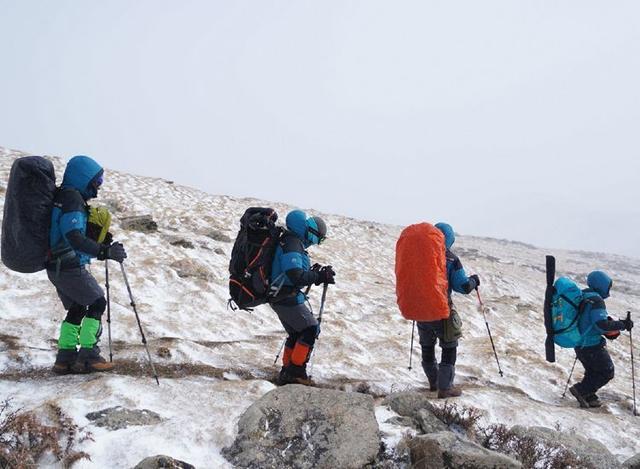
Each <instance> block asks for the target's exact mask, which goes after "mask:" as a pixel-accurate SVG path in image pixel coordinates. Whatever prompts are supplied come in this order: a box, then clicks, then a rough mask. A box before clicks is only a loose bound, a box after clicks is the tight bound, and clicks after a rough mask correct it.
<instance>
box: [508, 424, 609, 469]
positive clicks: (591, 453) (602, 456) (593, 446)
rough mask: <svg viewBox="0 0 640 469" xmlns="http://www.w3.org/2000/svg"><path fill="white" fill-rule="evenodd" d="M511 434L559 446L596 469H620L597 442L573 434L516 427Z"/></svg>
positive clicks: (603, 446)
mask: <svg viewBox="0 0 640 469" xmlns="http://www.w3.org/2000/svg"><path fill="white" fill-rule="evenodd" d="M511 432H512V433H514V434H515V435H518V436H521V437H525V436H528V437H532V438H535V439H537V440H539V441H541V442H543V443H545V444H546V445H549V446H552V445H560V446H563V447H565V448H566V449H568V450H569V451H571V452H573V453H575V454H576V455H577V456H578V457H579V458H580V459H581V460H583V461H585V462H586V463H590V464H593V466H595V467H597V468H598V469H617V468H619V467H620V464H619V463H618V461H617V459H616V458H615V456H613V455H612V454H611V452H610V451H609V450H608V449H607V447H606V446H605V445H603V444H602V443H600V442H599V441H598V440H593V439H588V438H585V437H583V436H580V435H577V434H576V433H575V432H567V433H561V432H557V431H555V430H552V429H550V428H546V427H523V426H520V425H516V426H515V427H512V428H511Z"/></svg>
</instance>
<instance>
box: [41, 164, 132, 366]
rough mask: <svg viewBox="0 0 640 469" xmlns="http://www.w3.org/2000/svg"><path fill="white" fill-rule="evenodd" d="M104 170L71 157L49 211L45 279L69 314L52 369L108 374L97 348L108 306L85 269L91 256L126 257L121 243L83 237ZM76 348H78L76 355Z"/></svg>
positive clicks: (85, 235)
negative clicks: (105, 242)
mask: <svg viewBox="0 0 640 469" xmlns="http://www.w3.org/2000/svg"><path fill="white" fill-rule="evenodd" d="M103 174H104V171H103V169H102V167H101V166H100V165H99V164H98V163H96V162H95V161H94V160H93V159H91V158H89V157H88V156H74V157H73V158H71V160H70V161H69V163H68V164H67V168H66V170H65V173H64V179H63V181H62V186H61V187H60V188H59V189H58V191H57V192H56V195H55V199H54V207H53V211H52V213H51V232H50V235H49V246H50V253H49V258H48V261H47V265H46V267H47V275H48V277H49V280H50V281H51V283H53V285H54V286H55V287H56V292H57V293H58V297H59V298H60V300H61V301H62V304H63V306H64V308H65V310H66V311H67V315H66V317H65V319H64V321H63V322H62V326H61V327H60V338H59V339H58V354H57V356H56V362H55V364H54V366H53V371H54V372H56V373H59V374H66V373H71V372H91V371H108V370H111V369H112V368H113V364H112V363H107V362H106V361H105V360H104V358H102V357H101V356H100V349H99V348H98V346H97V343H98V339H99V337H100V333H101V330H102V328H101V321H100V319H101V317H102V313H103V312H104V311H105V309H106V306H107V302H106V300H105V297H104V293H103V291H102V288H100V286H99V285H98V283H97V282H96V280H95V278H93V276H92V275H91V274H90V273H89V271H88V270H87V268H86V266H87V264H89V263H90V262H91V258H95V257H97V258H98V259H100V260H105V259H114V260H116V261H118V262H122V261H123V260H124V259H125V258H126V257H127V255H126V253H125V250H124V248H123V246H122V244H119V243H113V244H101V243H98V242H96V241H94V240H92V239H91V238H90V237H88V236H87V221H88V214H89V207H88V205H87V201H88V200H89V199H92V198H95V197H97V195H98V190H99V188H100V186H101V185H102V181H103ZM78 347H79V348H80V350H79V351H78Z"/></svg>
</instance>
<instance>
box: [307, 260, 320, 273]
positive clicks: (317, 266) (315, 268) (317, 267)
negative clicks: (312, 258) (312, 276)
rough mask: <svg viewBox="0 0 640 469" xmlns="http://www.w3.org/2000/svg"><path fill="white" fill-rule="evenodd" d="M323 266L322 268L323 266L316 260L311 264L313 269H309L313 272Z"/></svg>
mask: <svg viewBox="0 0 640 469" xmlns="http://www.w3.org/2000/svg"><path fill="white" fill-rule="evenodd" d="M321 268H322V266H321V265H320V264H318V263H317V262H316V263H315V264H313V265H312V266H311V269H309V270H311V271H312V272H320V269H321Z"/></svg>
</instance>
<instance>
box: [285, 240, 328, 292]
mask: <svg viewBox="0 0 640 469" xmlns="http://www.w3.org/2000/svg"><path fill="white" fill-rule="evenodd" d="M305 257H307V254H306V252H305V250H304V247H303V246H302V243H301V242H300V241H299V240H298V239H296V238H293V237H289V238H288V239H285V241H284V243H283V245H282V258H281V260H280V265H281V267H282V270H283V272H284V273H285V275H286V276H287V278H288V279H289V281H290V282H291V284H292V285H293V286H294V287H306V286H308V285H313V284H314V283H316V282H317V280H318V275H319V274H318V272H317V271H314V270H305V269H304V267H303V266H305V265H308V263H309V262H308V261H309V259H308V257H307V259H305Z"/></svg>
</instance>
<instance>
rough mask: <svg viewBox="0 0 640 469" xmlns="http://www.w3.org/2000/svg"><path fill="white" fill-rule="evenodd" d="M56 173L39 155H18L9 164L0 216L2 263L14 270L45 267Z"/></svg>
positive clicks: (38, 269)
mask: <svg viewBox="0 0 640 469" xmlns="http://www.w3.org/2000/svg"><path fill="white" fill-rule="evenodd" d="M55 192H56V175H55V170H54V168H53V164H52V163H51V161H49V160H47V159H45V158H43V157H41V156H25V157H23V158H18V159H17V160H15V161H14V162H13V165H12V166H11V173H10V174H9V184H8V187H7V192H6V194H5V201H4V217H3V219H2V240H1V241H2V242H1V251H0V254H1V257H2V263H3V264H4V265H5V266H7V267H8V268H9V269H11V270H14V271H16V272H22V273H32V272H38V271H40V270H42V269H44V268H45V262H46V259H47V251H48V249H49V229H50V226H51V210H52V208H53V198H54V196H55Z"/></svg>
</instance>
